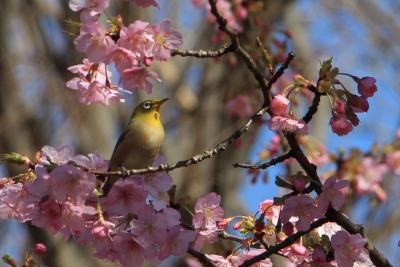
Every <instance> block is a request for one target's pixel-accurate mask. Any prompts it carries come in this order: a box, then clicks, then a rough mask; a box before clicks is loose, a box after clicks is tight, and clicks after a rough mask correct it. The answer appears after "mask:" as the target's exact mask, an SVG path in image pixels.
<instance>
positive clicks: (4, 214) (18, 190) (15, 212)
mask: <svg viewBox="0 0 400 267" xmlns="http://www.w3.org/2000/svg"><path fill="white" fill-rule="evenodd" d="M25 195H26V192H25V191H24V190H23V185H22V184H21V183H16V184H13V183H11V184H6V185H4V186H3V187H2V188H1V189H0V219H3V220H4V219H16V220H19V221H22V222H24V221H27V220H29V219H30V218H29V213H27V210H26V209H24V207H23V206H24V205H25V204H27V203H25V202H24V200H25Z"/></svg>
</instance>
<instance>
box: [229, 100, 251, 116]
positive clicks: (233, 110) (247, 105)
mask: <svg viewBox="0 0 400 267" xmlns="http://www.w3.org/2000/svg"><path fill="white" fill-rule="evenodd" d="M226 108H227V110H228V114H229V117H231V118H232V119H234V120H236V119H242V118H247V117H249V116H251V115H252V114H253V113H254V107H253V106H252V104H251V100H250V97H249V96H248V95H238V96H236V97H234V98H233V99H231V100H229V101H228V103H227V104H226Z"/></svg>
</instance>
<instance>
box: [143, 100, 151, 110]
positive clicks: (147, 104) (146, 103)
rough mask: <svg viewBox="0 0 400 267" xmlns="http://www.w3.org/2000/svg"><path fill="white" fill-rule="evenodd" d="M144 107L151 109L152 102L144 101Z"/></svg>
mask: <svg viewBox="0 0 400 267" xmlns="http://www.w3.org/2000/svg"><path fill="white" fill-rule="evenodd" d="M143 108H144V109H150V108H151V103H150V102H144V103H143Z"/></svg>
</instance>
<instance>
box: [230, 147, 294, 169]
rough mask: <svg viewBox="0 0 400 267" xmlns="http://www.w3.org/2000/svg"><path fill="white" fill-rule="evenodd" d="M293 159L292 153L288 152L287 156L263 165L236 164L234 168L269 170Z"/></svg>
mask: <svg viewBox="0 0 400 267" xmlns="http://www.w3.org/2000/svg"><path fill="white" fill-rule="evenodd" d="M291 157H292V154H291V152H290V151H289V152H287V153H286V154H283V155H281V156H279V157H276V158H273V159H271V160H269V161H267V162H264V163H261V164H247V163H234V164H233V167H235V168H245V169H267V168H269V167H271V166H273V165H276V164H278V163H281V162H283V161H285V160H287V159H289V158H291Z"/></svg>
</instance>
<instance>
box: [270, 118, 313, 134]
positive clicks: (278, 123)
mask: <svg viewBox="0 0 400 267" xmlns="http://www.w3.org/2000/svg"><path fill="white" fill-rule="evenodd" d="M268 127H269V128H270V129H271V130H272V131H283V132H292V133H299V134H307V133H308V126H307V124H306V123H305V122H304V121H302V120H295V119H291V118H287V117H282V116H273V117H272V118H271V119H270V120H268Z"/></svg>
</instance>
